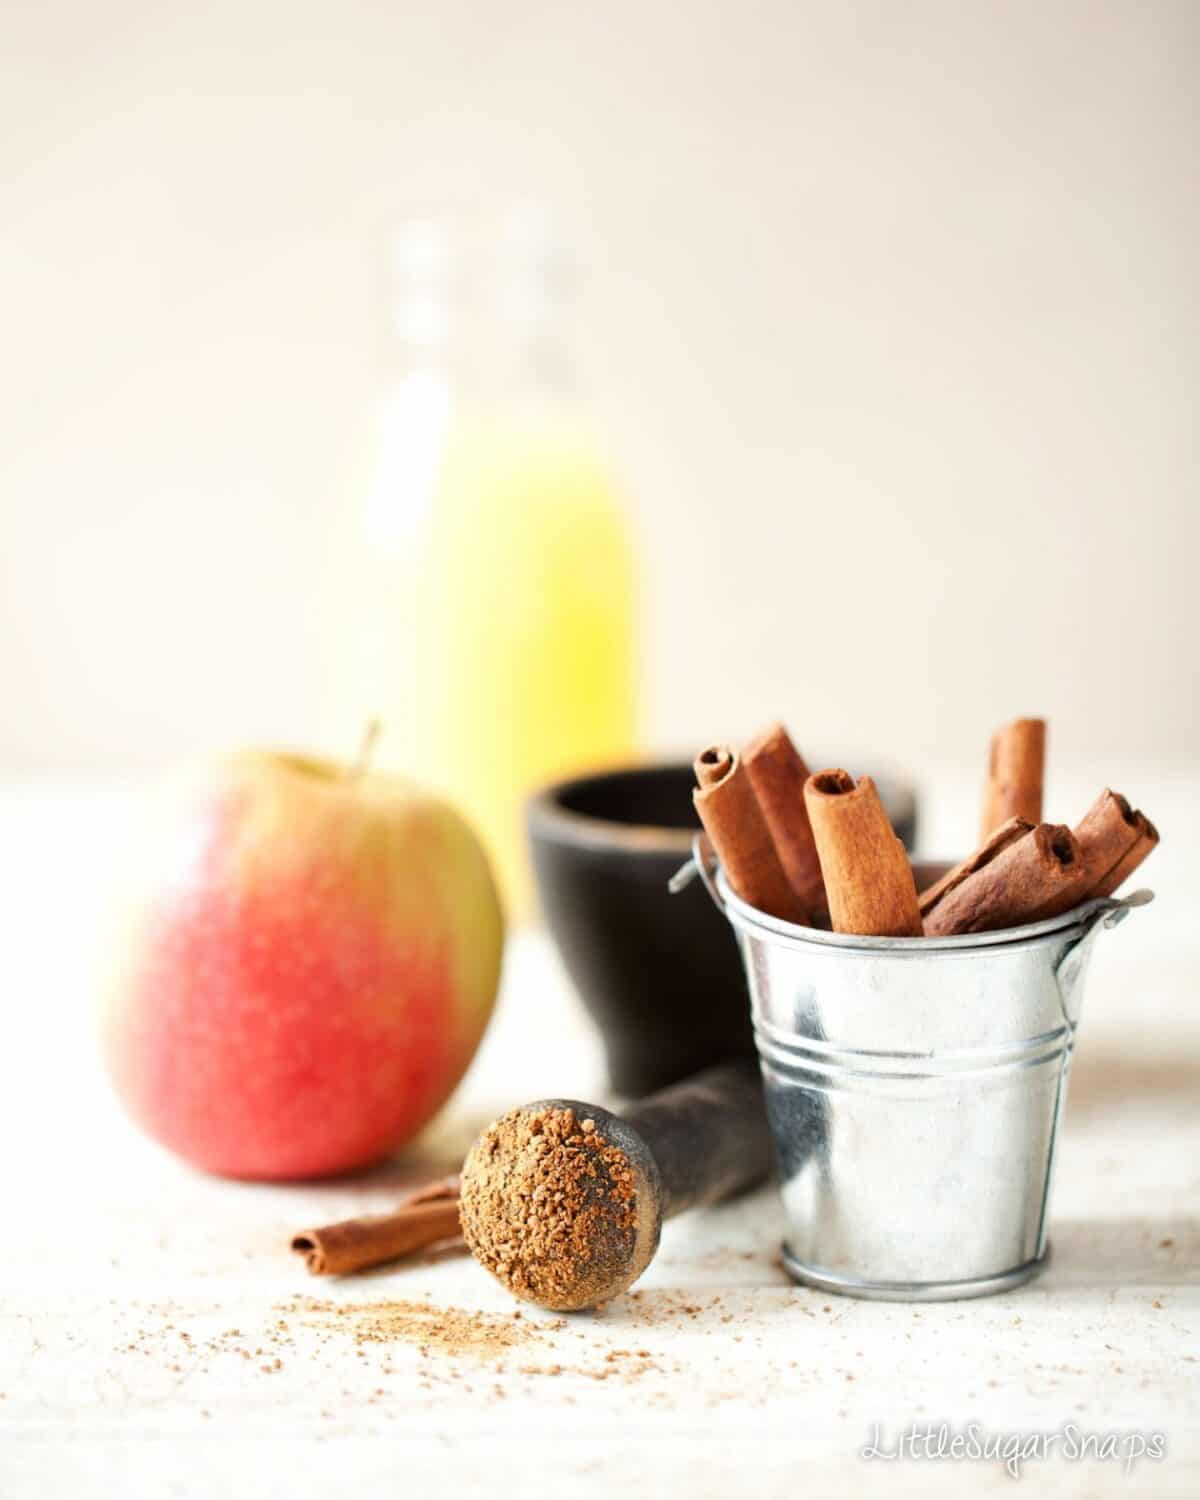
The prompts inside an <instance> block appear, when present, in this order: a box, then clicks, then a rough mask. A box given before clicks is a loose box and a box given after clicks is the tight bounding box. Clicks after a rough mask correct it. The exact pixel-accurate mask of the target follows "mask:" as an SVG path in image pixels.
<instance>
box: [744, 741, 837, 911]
mask: <svg viewBox="0 0 1200 1500" xmlns="http://www.w3.org/2000/svg"><path fill="white" fill-rule="evenodd" d="M742 760H743V762H744V763H745V767H746V771H747V773H748V774H749V777H750V784H751V786H753V788H754V794H755V796H756V797H757V798H758V803H759V806H760V807H761V808H762V812H763V817H764V818H765V819H766V823H767V828H768V829H769V830H770V834H771V839H772V842H773V843H774V845H775V851H776V853H777V854H778V855H779V862H780V864H782V866H783V869H784V874H785V875H786V876H787V878H788V882H789V884H790V885H791V887H792V889H793V890H794V891H795V892H796V895H797V896H798V897H799V898H800V900H801V902H802V903H803V904H804V907H805V909H806V910H807V912H808V914H809V920H810V921H816V922H823V921H824V920H825V919H826V918H827V917H828V915H829V902H828V900H827V899H826V896H825V882H824V880H823V879H822V877H821V861H820V859H819V858H818V856H817V845H816V841H815V840H814V838H813V833H812V825H811V824H810V823H809V820H808V808H807V806H806V805H805V801H804V783H805V782H806V781H807V780H808V775H809V772H808V767H807V766H806V765H805V764H804V757H803V756H802V755H801V754H800V752H799V751H798V750H797V749H796V747H795V745H794V744H793V743H792V740H791V736H790V735H789V734H788V732H787V730H786V729H785V728H784V727H783V725H782V724H772V725H771V726H770V728H769V729H764V730H763V732H762V733H761V734H759V735H756V736H755V737H754V739H752V740H751V741H750V743H749V744H748V745H746V746H745V747H744V748H743V750H742Z"/></svg>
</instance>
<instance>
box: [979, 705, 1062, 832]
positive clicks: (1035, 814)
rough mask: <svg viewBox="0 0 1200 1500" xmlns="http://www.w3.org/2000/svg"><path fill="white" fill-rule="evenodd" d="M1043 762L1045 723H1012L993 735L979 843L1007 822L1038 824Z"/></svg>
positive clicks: (1040, 811) (1028, 720)
mask: <svg viewBox="0 0 1200 1500" xmlns="http://www.w3.org/2000/svg"><path fill="white" fill-rule="evenodd" d="M1045 762H1046V721H1045V719H1014V720H1013V722H1012V723H1011V724H1006V725H1004V727H1003V728H1002V729H998V730H997V731H996V733H995V734H994V735H993V736H992V743H991V748H990V751H989V754H988V773H987V781H986V782H985V784H984V790H983V817H982V820H981V823H980V831H979V837H980V840H983V839H986V838H987V836H988V834H990V833H992V832H993V831H994V830H995V829H997V828H999V827H1000V825H1001V823H1005V822H1007V821H1008V819H1009V818H1024V819H1025V820H1026V822H1028V823H1040V822H1041V820H1042V780H1043V776H1044V772H1045Z"/></svg>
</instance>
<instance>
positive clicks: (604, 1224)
mask: <svg viewBox="0 0 1200 1500" xmlns="http://www.w3.org/2000/svg"><path fill="white" fill-rule="evenodd" d="M635 1193H636V1184H635V1177H634V1172H633V1169H632V1167H631V1166H630V1163H629V1158H628V1157H627V1156H626V1154H625V1152H624V1151H623V1150H621V1148H620V1147H619V1146H614V1145H612V1144H611V1143H610V1142H609V1141H607V1140H606V1139H605V1138H604V1136H603V1135H601V1134H600V1132H599V1130H598V1129H597V1128H596V1123H595V1121H594V1120H591V1119H583V1120H577V1119H576V1117H575V1113H574V1111H573V1110H571V1109H567V1108H559V1107H547V1108H544V1109H539V1110H534V1111H530V1110H525V1109H518V1110H512V1111H511V1112H510V1113H509V1114H507V1115H504V1116H503V1117H502V1118H501V1119H499V1120H497V1121H496V1123H495V1124H494V1125H491V1126H489V1127H488V1129H487V1130H486V1131H485V1132H484V1133H483V1135H481V1136H480V1138H479V1139H478V1141H476V1143H475V1145H474V1146H473V1147H472V1148H471V1152H470V1154H469V1155H468V1157H467V1160H466V1162H465V1163H464V1165H463V1174H462V1201H461V1204H460V1213H461V1217H462V1228H463V1234H464V1235H465V1236H466V1240H467V1243H468V1245H469V1246H470V1247H471V1250H472V1252H473V1253H474V1255H475V1257H476V1259H477V1260H479V1261H480V1262H481V1263H482V1264H483V1265H484V1266H486V1267H487V1269H488V1270H489V1271H491V1272H492V1274H493V1275H494V1276H496V1277H497V1278H498V1280H500V1281H501V1282H503V1283H504V1285H505V1286H507V1287H508V1289H509V1290H510V1291H511V1292H513V1293H514V1294H515V1295H516V1296H518V1297H525V1298H528V1299H529V1300H530V1301H533V1302H538V1303H540V1304H541V1305H542V1306H544V1307H551V1308H559V1309H563V1310H567V1309H571V1308H578V1307H587V1306H590V1305H592V1304H593V1303H594V1302H595V1301H596V1300H597V1296H598V1289H600V1288H603V1287H606V1286H609V1285H610V1284H611V1280H612V1276H613V1272H614V1268H619V1267H623V1266H626V1265H627V1264H628V1263H629V1260H630V1258H631V1256H632V1254H633V1250H634V1242H635V1239H636V1235H637V1206H636V1202H635Z"/></svg>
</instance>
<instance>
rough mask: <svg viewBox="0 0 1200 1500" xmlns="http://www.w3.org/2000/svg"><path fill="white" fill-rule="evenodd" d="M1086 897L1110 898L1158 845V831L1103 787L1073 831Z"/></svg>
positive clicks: (1108, 788)
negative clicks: (1085, 880) (1086, 875)
mask: <svg viewBox="0 0 1200 1500" xmlns="http://www.w3.org/2000/svg"><path fill="white" fill-rule="evenodd" d="M1075 837H1076V838H1077V839H1078V840H1079V847H1080V849H1081V850H1082V851H1083V862H1084V864H1085V865H1086V866H1087V868H1088V872H1089V877H1090V880H1091V883H1090V885H1089V887H1088V894H1089V895H1090V896H1111V895H1112V893H1113V892H1114V891H1115V890H1116V889H1117V887H1118V886H1119V885H1120V884H1121V883H1122V881H1124V880H1125V879H1126V877H1127V876H1129V875H1131V874H1132V873H1133V871H1134V870H1136V869H1137V867H1138V865H1140V864H1141V862H1142V860H1144V859H1145V858H1146V856H1147V855H1148V854H1149V853H1150V851H1151V850H1152V849H1153V848H1154V846H1155V845H1156V844H1157V843H1158V829H1157V828H1155V826H1154V824H1153V823H1151V821H1150V819H1149V818H1148V817H1147V816H1146V815H1145V813H1143V812H1139V811H1135V810H1134V809H1133V808H1131V807H1130V805H1129V803H1128V802H1127V801H1126V799H1125V798H1124V797H1122V796H1121V794H1120V792H1114V791H1113V790H1112V789H1111V788H1110V787H1105V789H1104V791H1102V792H1101V793H1100V795H1099V797H1097V798H1096V800H1095V802H1093V803H1092V805H1091V807H1090V808H1088V810H1087V812H1086V813H1085V814H1084V817H1083V819H1082V821H1081V822H1080V823H1079V825H1078V826H1077V827H1076V829H1075Z"/></svg>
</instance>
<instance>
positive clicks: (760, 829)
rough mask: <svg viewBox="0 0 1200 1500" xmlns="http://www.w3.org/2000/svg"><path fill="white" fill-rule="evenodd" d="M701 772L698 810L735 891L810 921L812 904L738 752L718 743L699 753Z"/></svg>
mask: <svg viewBox="0 0 1200 1500" xmlns="http://www.w3.org/2000/svg"><path fill="white" fill-rule="evenodd" d="M695 772H696V780H697V782H698V783H699V785H698V786H697V788H696V790H695V791H694V792H693V794H692V798H693V801H694V802H695V804H696V811H697V812H698V813H699V814H700V821H701V822H702V823H703V824H704V828H705V832H706V833H707V834H708V836H709V838H710V839H711V840H712V845H713V848H714V849H715V850H716V852H717V857H718V859H720V861H721V864H722V866H723V868H724V870H725V874H726V876H727V877H728V880H729V884H730V885H731V886H732V887H733V889H734V891H735V892H736V893H737V895H739V896H740V897H741V898H742V900H743V901H746V902H748V903H749V905H751V906H754V907H757V908H758V910H759V911H765V912H767V913H768V915H770V916H772V917H782V918H783V920H784V921H785V922H807V921H808V916H809V914H808V911H807V908H806V907H805V905H804V903H803V902H802V901H801V900H800V898H799V896H797V895H796V893H795V891H794V890H793V889H792V887H791V884H790V882H789V881H788V878H787V875H786V873H785V871H784V868H783V865H782V864H781V863H780V859H779V854H778V852H777V851H776V848H775V844H774V841H773V840H772V838H771V831H770V829H769V828H768V827H767V822H766V819H765V818H764V816H763V810H762V808H761V807H760V805H759V802H758V798H757V796H756V795H755V792H754V787H753V786H752V785H751V782H750V777H749V775H748V774H747V772H746V767H745V765H744V763H743V762H742V760H741V758H740V757H739V755H738V753H737V751H736V750H732V749H730V747H729V746H728V745H713V746H711V747H710V748H709V749H707V750H704V751H702V752H701V753H700V755H698V756H697V757H696V762H695Z"/></svg>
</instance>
